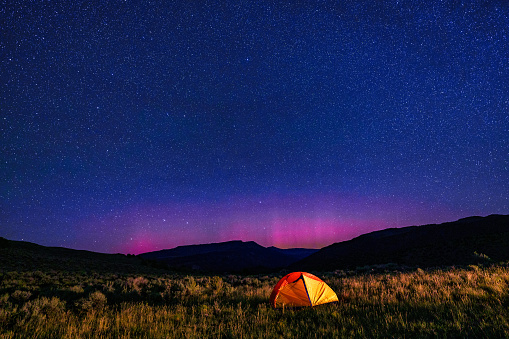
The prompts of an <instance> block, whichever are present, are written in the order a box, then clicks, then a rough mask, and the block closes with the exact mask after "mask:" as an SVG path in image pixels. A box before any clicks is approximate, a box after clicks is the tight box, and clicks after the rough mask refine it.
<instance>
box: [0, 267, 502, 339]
mask: <svg viewBox="0 0 509 339" xmlns="http://www.w3.org/2000/svg"><path fill="white" fill-rule="evenodd" d="M317 275H318V276H320V277H322V278H323V279H324V281H325V282H327V284H329V286H331V287H332V289H333V290H334V291H336V293H337V294H338V297H339V300H340V302H339V303H337V304H329V305H322V306H318V307H315V308H306V309H301V310H292V309H285V310H274V309H272V308H271V307H270V305H269V303H268V298H269V295H270V293H271V291H272V287H273V286H274V285H275V284H276V282H277V281H278V280H279V278H281V277H282V275H278V276H248V277H244V276H233V275H230V276H222V277H219V276H185V275H164V274H153V275H123V274H107V273H101V274H99V273H84V272H83V273H76V272H74V273H66V272H57V271H48V272H40V271H35V272H22V273H21V272H14V271H11V272H5V271H4V272H3V273H1V274H0V281H1V283H0V338H175V337H177V338H204V337H214V338H216V337H218V338H260V337H268V338H272V337H282V338H310V337H311V338H312V337H319V338H321V337H330V338H332V337H348V338H350V337H367V338H374V337H385V338H387V337H436V336H437V337H475V338H479V337H489V338H498V337H509V322H508V321H509V289H508V286H509V267H508V266H507V265H501V266H500V265H499V266H491V267H486V268H482V267H481V268H479V267H477V266H471V267H468V268H463V269H454V268H451V269H445V270H435V271H422V270H419V269H418V270H417V271H413V272H406V273H404V272H386V273H371V274H357V275H356V274H351V273H350V274H346V273H345V272H334V273H328V274H320V273H317Z"/></svg>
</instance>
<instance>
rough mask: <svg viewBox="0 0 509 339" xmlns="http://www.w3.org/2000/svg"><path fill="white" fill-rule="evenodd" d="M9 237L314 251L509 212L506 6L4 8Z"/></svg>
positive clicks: (58, 4) (1, 91)
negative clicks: (373, 234)
mask: <svg viewBox="0 0 509 339" xmlns="http://www.w3.org/2000/svg"><path fill="white" fill-rule="evenodd" d="M0 21H1V23H2V24H1V25H0V32H1V39H0V78H1V81H0V86H1V87H0V119H1V121H0V129H1V136H0V149H1V158H0V161H1V165H0V166H1V171H0V175H1V177H0V178H1V181H0V185H1V187H0V189H1V191H0V236H3V237H5V238H8V239H11V240H25V241H31V242H36V243H38V244H42V245H45V246H64V247H70V248H75V249H86V250H93V251H98V252H106V253H117V252H120V253H135V254H137V253H142V252H147V251H152V250H160V249H165V248H172V247H175V246H178V245H187V244H199V243H211V242H219V241H227V240H244V241H251V240H253V241H256V242H258V243H259V244H261V245H263V246H272V245H275V246H278V247H283V248H288V247H310V248H311V247H312V248H320V247H323V246H326V245H329V244H332V243H334V242H338V241H343V240H348V239H351V238H353V237H355V236H358V235H360V234H363V233H366V232H370V231H373V230H378V229H384V228H388V227H402V226H410V225H421V224H426V223H439V222H447V221H453V220H457V219H459V218H463V217H467V216H472V215H481V216H485V215H489V214H493V213H499V214H508V213H509V194H508V193H509V184H508V183H509V86H508V84H509V4H508V3H507V2H506V1H456V0H455V1H452V0H451V1H447V0H444V1H434V0H431V1H417V0H415V1H405V0H389V1H383V2H382V1H372V0H345V1H332V0H322V1H265V0H260V1H251V0H249V1H245V0H239V1H234V0H225V1H203V0H196V1H161V2H155V1H139V2H137V1H79V0H78V1H43V0H39V1H2V6H0Z"/></svg>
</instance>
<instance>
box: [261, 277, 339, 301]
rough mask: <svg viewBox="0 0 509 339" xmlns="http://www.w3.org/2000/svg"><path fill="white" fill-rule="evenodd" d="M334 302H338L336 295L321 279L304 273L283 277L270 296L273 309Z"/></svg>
mask: <svg viewBox="0 0 509 339" xmlns="http://www.w3.org/2000/svg"><path fill="white" fill-rule="evenodd" d="M335 301H338V296H337V295H336V293H334V291H333V290H332V289H331V288H330V287H329V286H328V285H327V284H326V283H325V282H323V281H322V279H320V278H318V277H316V276H314V275H312V274H309V273H306V272H293V273H289V274H287V275H285V276H284V277H283V278H282V279H281V280H279V282H278V283H277V284H276V286H274V289H273V290H272V294H271V295H270V303H271V304H272V306H273V307H274V308H278V307H283V306H286V307H288V306H290V307H301V306H316V305H320V304H326V303H330V302H335Z"/></svg>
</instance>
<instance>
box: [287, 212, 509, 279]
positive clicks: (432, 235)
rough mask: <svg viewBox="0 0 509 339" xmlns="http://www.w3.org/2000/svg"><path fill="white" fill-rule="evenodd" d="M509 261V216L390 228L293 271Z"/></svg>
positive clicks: (300, 263) (306, 260)
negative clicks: (386, 265)
mask: <svg viewBox="0 0 509 339" xmlns="http://www.w3.org/2000/svg"><path fill="white" fill-rule="evenodd" d="M507 260H509V215H490V216H487V217H478V216H474V217H468V218H464V219H460V220H458V221H454V222H447V223H443V224H430V225H424V226H409V227H402V228H389V229H385V230H382V231H376V232H371V233H368V234H364V235H361V236H359V237H357V238H354V239H352V240H349V241H343V242H339V243H334V244H332V245H330V246H327V247H324V248H322V249H321V250H320V251H318V252H316V253H314V254H312V255H310V256H308V257H307V258H304V259H302V260H300V261H298V262H296V263H294V264H292V265H291V266H290V269H292V270H303V271H331V270H337V269H350V268H356V267H360V266H366V265H381V264H388V263H395V264H398V265H407V266H418V267H423V268H424V267H435V266H452V265H469V264H476V263H486V262H498V261H507Z"/></svg>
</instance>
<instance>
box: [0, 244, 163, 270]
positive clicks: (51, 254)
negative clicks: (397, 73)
mask: <svg viewBox="0 0 509 339" xmlns="http://www.w3.org/2000/svg"><path fill="white" fill-rule="evenodd" d="M1 271H18V272H27V271H42V272H47V271H68V272H92V271H93V272H109V273H140V274H141V273H155V272H159V271H160V270H159V269H158V267H157V265H154V264H153V263H151V262H147V261H146V260H143V259H141V258H138V257H135V256H134V255H124V254H106V253H97V252H91V251H83V250H74V249H70V248H64V247H46V246H41V245H37V244H34V243H31V242H27V241H15V240H7V239H5V238H2V237H0V272H1Z"/></svg>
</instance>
